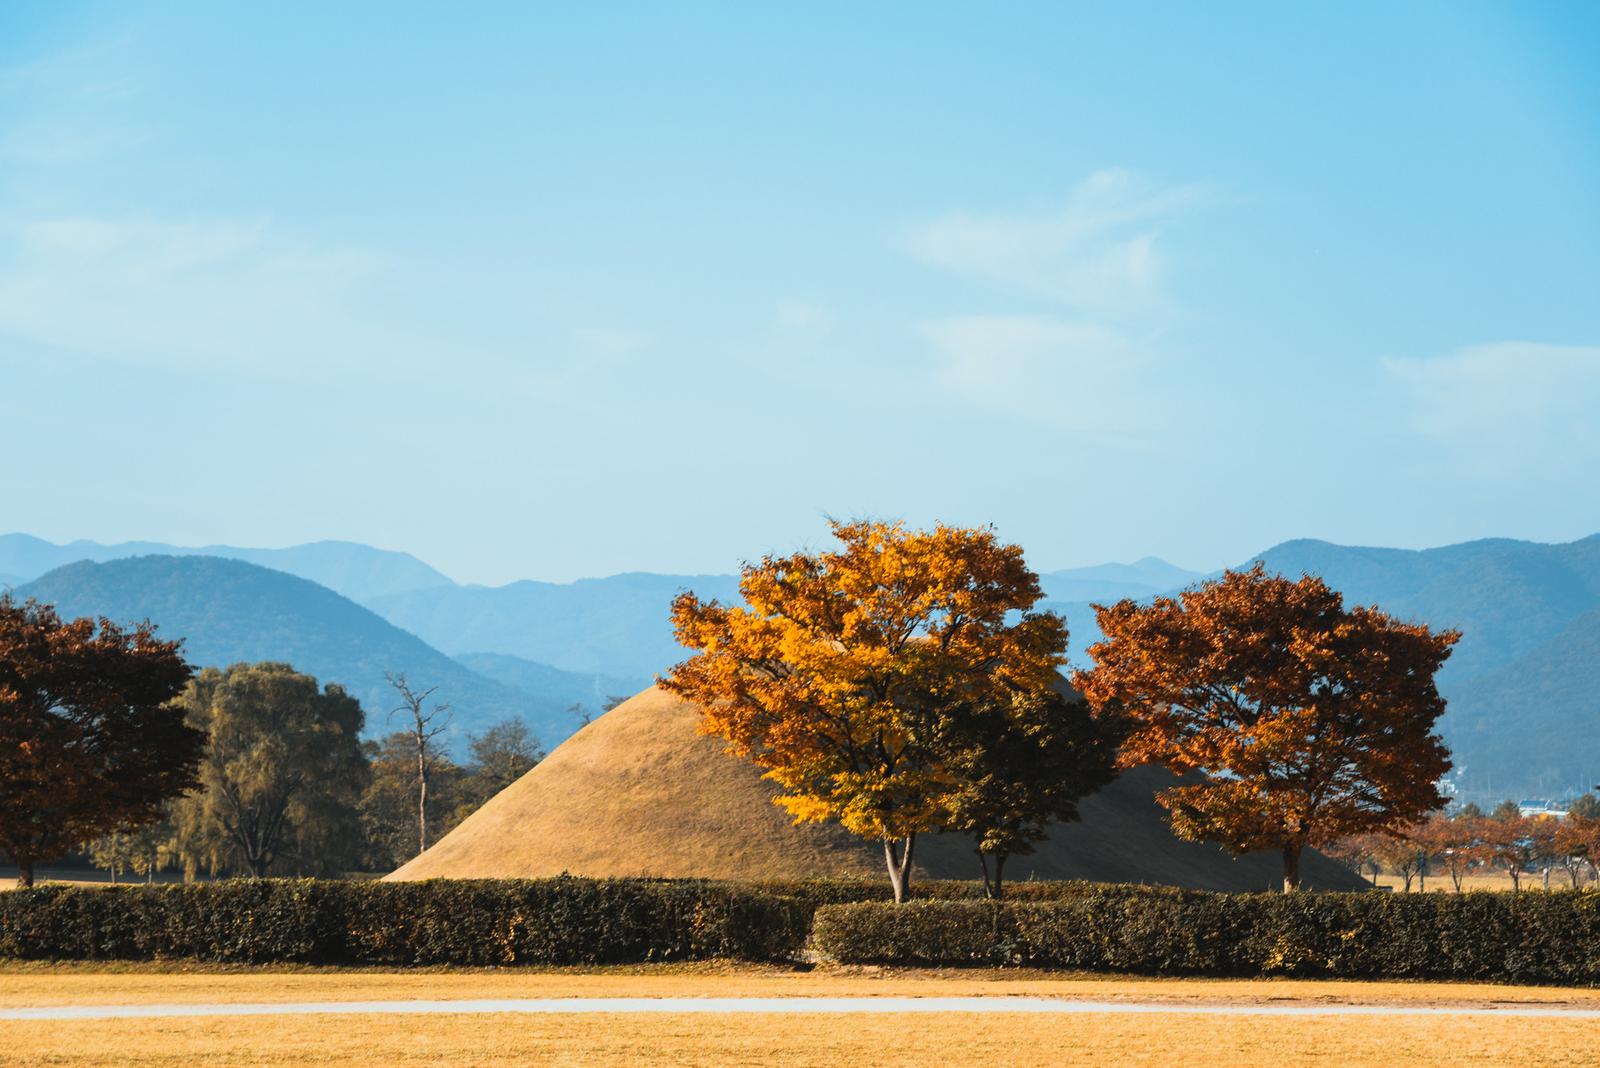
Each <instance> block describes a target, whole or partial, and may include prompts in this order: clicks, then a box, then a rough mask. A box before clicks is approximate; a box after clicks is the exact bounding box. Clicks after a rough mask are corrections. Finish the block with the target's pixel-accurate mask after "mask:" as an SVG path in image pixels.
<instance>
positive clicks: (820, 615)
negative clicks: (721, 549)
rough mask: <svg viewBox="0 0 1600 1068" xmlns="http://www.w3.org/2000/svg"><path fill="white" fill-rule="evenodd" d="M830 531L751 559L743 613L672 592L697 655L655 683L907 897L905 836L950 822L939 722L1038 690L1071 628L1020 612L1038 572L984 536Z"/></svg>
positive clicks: (900, 528)
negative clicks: (810, 543)
mask: <svg viewBox="0 0 1600 1068" xmlns="http://www.w3.org/2000/svg"><path fill="white" fill-rule="evenodd" d="M831 525H832V529H833V534H834V537H836V538H837V539H838V541H839V542H840V546H839V548H837V549H835V550H834V551H831V552H821V553H795V554H793V555H789V556H768V557H765V558H763V559H762V560H761V561H760V562H758V563H754V564H746V565H745V566H744V568H743V573H742V576H741V579H740V592H741V594H742V596H743V599H744V604H743V605H742V606H738V605H723V604H719V603H718V602H716V601H701V600H699V599H698V598H697V597H695V596H694V595H693V594H690V593H685V594H682V595H680V596H679V597H678V598H677V599H676V600H675V601H674V602H673V606H672V621H673V625H674V626H675V628H676V630H677V635H678V640H679V641H680V642H681V643H682V644H683V645H685V646H686V647H688V648H690V649H693V650H695V652H696V655H695V656H694V657H692V658H691V659H689V660H687V661H685V662H684V663H682V664H679V665H678V666H677V667H675V668H673V669H672V671H671V672H670V673H669V675H668V676H667V677H666V678H665V679H663V680H662V685H663V686H665V687H666V688H667V689H669V690H671V691H673V692H674V693H677V694H679V695H681V696H683V697H685V698H688V699H689V700H691V701H694V702H696V703H697V704H699V705H700V707H701V708H702V709H704V712H705V720H704V723H703V724H702V729H703V730H704V731H706V732H707V733H709V734H714V735H718V736H720V737H722V738H724V739H726V740H727V742H728V743H729V748H730V749H731V750H732V751H734V752H736V753H739V754H741V755H743V756H746V757H748V758H750V759H752V760H753V761H754V762H755V763H756V764H757V765H759V766H760V767H762V768H764V769H765V770H766V774H767V777H768V778H770V779H772V780H774V781H775V782H777V783H778V784H779V785H780V786H781V787H782V792H781V793H780V794H779V795H778V797H777V798H776V800H777V802H778V803H779V804H781V805H783V806H784V807H785V808H787V809H788V810H789V812H790V813H792V814H793V816H794V817H795V821H796V822H797V823H798V822H806V821H817V822H821V821H826V820H837V821H838V822H839V823H840V824H842V825H843V826H844V827H845V828H846V829H848V830H850V831H851V832H853V833H855V834H857V835H861V836H862V837H865V838H868V839H873V840H879V841H881V842H882V843H883V851H884V862H885V864H886V866H887V867H888V870H889V879H890V882H891V884H892V885H893V887H894V895H895V900H896V901H903V900H904V899H905V896H906V893H907V890H908V887H909V883H910V876H911V862H912V854H913V850H914V847H915V842H916V836H917V835H918V834H919V833H921V832H923V831H927V830H931V829H933V828H936V827H940V826H943V825H944V824H945V823H946V822H947V820H948V808H947V802H948V799H949V798H950V796H951V794H952V791H953V789H954V787H955V786H956V785H957V784H956V782H955V780H954V778H953V775H952V772H951V770H950V769H949V768H948V767H947V766H946V765H945V763H944V762H943V761H942V760H941V747H942V737H941V731H942V729H943V728H942V725H941V723H942V721H941V717H942V716H943V714H944V711H945V710H947V709H949V708H951V707H954V706H956V705H957V704H958V703H963V702H965V703H971V702H975V701H980V700H981V699H982V698H983V697H984V695H985V694H988V693H992V692H993V691H994V690H995V688H998V687H1005V688H1008V689H1010V690H1012V691H1034V692H1045V691H1048V690H1050V689H1051V688H1052V687H1053V686H1054V685H1056V684H1057V683H1058V682H1059V676H1058V672H1057V668H1058V667H1059V666H1060V665H1061V664H1062V663H1063V662H1064V661H1065V648H1066V627H1065V624H1064V623H1063V622H1062V620H1061V619H1060V618H1059V617H1058V616H1055V615H1052V614H1050V613H1038V614H1034V613H1031V612H1030V611H1029V609H1031V608H1032V606H1033V605H1034V603H1035V602H1037V601H1038V600H1039V598H1040V596H1041V593H1040V589H1039V580H1038V576H1037V575H1035V574H1034V573H1033V572H1031V571H1029V570H1028V568H1027V565H1026V564H1025V563H1024V562H1023V558H1022V550H1021V549H1020V548H1019V547H1017V546H1015V545H1005V544H1002V543H1001V542H1000V541H999V540H998V539H997V538H996V536H995V534H994V531H993V530H990V529H987V528H978V529H969V528H960V527H949V526H943V525H940V526H936V527H934V529H932V530H927V531H922V530H911V529H907V528H906V526H905V525H904V524H902V523H887V522H876V521H867V520H857V521H851V522H837V521H836V522H833V523H832V524H831Z"/></svg>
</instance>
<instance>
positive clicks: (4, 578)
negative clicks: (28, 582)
mask: <svg viewBox="0 0 1600 1068" xmlns="http://www.w3.org/2000/svg"><path fill="white" fill-rule="evenodd" d="M22 582H23V578H22V576H21V575H10V574H7V573H6V572H4V571H0V590H3V589H8V588H10V587H12V586H20V585H22Z"/></svg>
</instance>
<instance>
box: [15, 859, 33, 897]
mask: <svg viewBox="0 0 1600 1068" xmlns="http://www.w3.org/2000/svg"><path fill="white" fill-rule="evenodd" d="M32 885H33V861H31V860H24V859H22V858H20V857H19V858H17V889H19V890H26V889H27V888H28V887H30V886H32Z"/></svg>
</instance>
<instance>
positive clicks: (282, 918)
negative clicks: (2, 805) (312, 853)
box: [0, 878, 811, 965]
mask: <svg viewBox="0 0 1600 1068" xmlns="http://www.w3.org/2000/svg"><path fill="white" fill-rule="evenodd" d="M810 911H811V910H810V909H809V908H807V907H806V906H804V905H801V904H800V903H798V902H794V901H786V900H781V899H778V898H774V897H770V896H767V895H763V894H758V893H754V892H751V891H748V890H740V889H736V888H732V887H727V886H715V885H711V884H705V883H686V884H673V883H664V882H652V881H647V880H626V879H617V880H593V879H573V878H560V879H539V880H482V881H479V880H460V881H446V880H436V881H427V882H415V883H379V882H337V881H328V880H316V879H265V880H228V881H225V882H215V883H202V884H195V885H189V886H182V885H176V886H141V887H106V888H77V887H60V886H46V887H40V888H38V889H34V890H19V891H13V892H10V893H4V894H0V957H8V958H13V959H17V958H21V959H29V960H149V959H155V958H180V959H190V960H202V961H238V962H250V963H266V962H290V961H302V962H311V963H328V964H344V963H350V964H475V965H491V964H600V963H627V962H638V961H667V960H698V959H706V958H715V957H724V958H737V959H743V960H781V959H789V958H792V957H793V956H794V955H795V954H796V953H797V952H799V950H800V947H801V946H802V945H803V944H804V942H805V937H806V931H807V928H808V927H809V920H810Z"/></svg>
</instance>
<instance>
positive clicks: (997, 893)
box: [994, 853, 1006, 901]
mask: <svg viewBox="0 0 1600 1068" xmlns="http://www.w3.org/2000/svg"><path fill="white" fill-rule="evenodd" d="M1005 870H1006V855H1005V854H1004V853H996V854H995V855H994V899H995V900H996V901H999V900H1001V899H1002V898H1004V897H1005V896H1006V890H1005V886H1004V885H1003V884H1002V883H1001V881H1000V880H1001V878H1002V877H1003V876H1004V874H1005Z"/></svg>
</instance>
